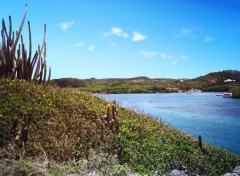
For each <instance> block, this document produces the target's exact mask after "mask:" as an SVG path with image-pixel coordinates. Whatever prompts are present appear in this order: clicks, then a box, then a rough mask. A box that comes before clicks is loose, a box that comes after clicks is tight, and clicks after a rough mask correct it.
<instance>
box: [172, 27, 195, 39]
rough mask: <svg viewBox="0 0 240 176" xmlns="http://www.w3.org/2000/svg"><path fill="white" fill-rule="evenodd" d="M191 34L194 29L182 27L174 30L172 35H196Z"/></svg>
mask: <svg viewBox="0 0 240 176" xmlns="http://www.w3.org/2000/svg"><path fill="white" fill-rule="evenodd" d="M193 34H194V30H193V29H190V28H182V29H180V30H179V31H176V32H174V33H173V36H174V37H184V36H192V37H194V38H196V36H194V35H193Z"/></svg>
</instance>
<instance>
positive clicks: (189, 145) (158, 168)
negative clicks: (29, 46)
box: [0, 79, 240, 175]
mask: <svg viewBox="0 0 240 176" xmlns="http://www.w3.org/2000/svg"><path fill="white" fill-rule="evenodd" d="M99 156H100V159H94V158H96V157H99ZM114 156H116V157H114ZM104 157H105V158H104ZM46 159H47V160H48V161H49V162H48V164H47V165H44V166H43V165H41V167H40V166H39V167H40V168H42V170H41V169H40V170H38V172H39V173H38V174H39V175H59V173H61V174H62V175H64V174H74V173H79V172H80V170H78V169H77V168H79V167H82V166H83V163H84V162H80V161H83V159H86V160H87V161H89V162H88V163H92V162H94V164H93V163H92V164H90V165H89V164H88V165H87V166H86V167H87V168H93V166H94V169H95V170H96V171H100V170H102V171H103V170H104V169H101V168H102V167H103V165H105V166H104V167H105V169H106V168H108V169H109V170H108V169H107V170H105V174H104V175H127V173H130V172H131V171H130V170H127V169H123V168H124V167H123V165H124V164H127V165H128V166H129V167H130V168H132V170H134V171H135V172H138V173H140V174H148V175H163V174H164V173H169V172H170V171H171V170H172V169H179V170H185V172H186V173H188V174H189V175H196V174H198V175H220V174H223V173H225V172H227V171H231V170H232V169H233V168H234V167H235V166H237V165H240V157H239V156H237V155H234V154H232V153H230V152H228V151H226V150H224V149H221V148H215V147H213V146H211V145H209V144H206V143H203V145H201V143H200V142H198V141H195V140H194V139H192V138H191V137H190V136H188V135H187V134H183V133H181V132H180V131H178V130H176V129H174V128H173V127H171V126H169V125H166V124H164V123H162V122H161V121H159V120H157V119H155V118H154V117H152V116H150V115H146V114H142V113H138V112H135V111H133V110H130V109H125V108H122V107H119V106H118V105H117V103H115V102H106V101H105V100H103V99H100V98H98V97H95V96H93V95H92V94H89V93H86V92H82V91H79V90H78V89H60V88H54V87H51V86H47V87H45V88H44V87H43V86H38V85H35V84H31V83H28V82H25V81H19V80H14V81H9V80H5V79H2V80H0V171H1V172H2V173H5V175H10V174H9V173H15V175H19V173H20V172H21V173H22V175H24V174H25V175H29V174H30V173H33V170H34V168H35V166H36V165H38V164H35V165H34V164H32V165H30V164H29V163H32V162H33V163H34V162H35V163H38V162H40V161H45V160H46ZM10 161H11V162H10ZM30 161H31V162H30ZM90 161H91V162H90ZM101 161H103V162H101ZM3 163H5V164H3ZM85 163H86V162H85ZM104 163H105V164H104ZM107 163H109V164H110V163H112V165H111V166H106V165H107ZM114 163H115V164H114ZM56 165H58V166H59V165H60V166H61V167H57V166H56ZM66 166H67V167H68V169H66V170H64V171H61V172H60V171H59V170H61V169H63V168H66ZM6 168H8V170H7V171H6ZM23 168H24V169H23ZM69 168H71V169H69ZM56 173H58V174H56ZM12 175H14V174H12ZM20 175H21V174H20Z"/></svg>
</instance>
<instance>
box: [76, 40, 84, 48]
mask: <svg viewBox="0 0 240 176" xmlns="http://www.w3.org/2000/svg"><path fill="white" fill-rule="evenodd" d="M83 45H84V42H83V41H81V42H79V43H77V44H75V45H74V47H76V48H81V47H82V46H83Z"/></svg>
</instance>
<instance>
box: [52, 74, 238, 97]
mask: <svg viewBox="0 0 240 176" xmlns="http://www.w3.org/2000/svg"><path fill="white" fill-rule="evenodd" d="M226 80H228V82H226ZM232 80H234V81H232ZM50 85H54V86H58V87H61V88H65V87H70V88H80V90H83V91H88V92H93V93H159V92H162V93H166V92H187V91H193V90H201V91H203V92H233V95H234V97H240V71H238V70H224V71H220V72H213V73H209V74H207V75H204V76H200V77H198V78H195V79H169V78H154V79H151V78H148V77H144V76H139V77H134V78H107V79H96V78H90V79H76V78H61V79H54V80H51V81H50Z"/></svg>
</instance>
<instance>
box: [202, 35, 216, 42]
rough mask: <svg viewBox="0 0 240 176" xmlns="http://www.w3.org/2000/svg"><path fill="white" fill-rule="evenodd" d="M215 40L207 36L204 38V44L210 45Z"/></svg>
mask: <svg viewBox="0 0 240 176" xmlns="http://www.w3.org/2000/svg"><path fill="white" fill-rule="evenodd" d="M213 40H214V38H213V37H210V36H207V37H205V38H204V42H206V43H208V42H212V41H213Z"/></svg>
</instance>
